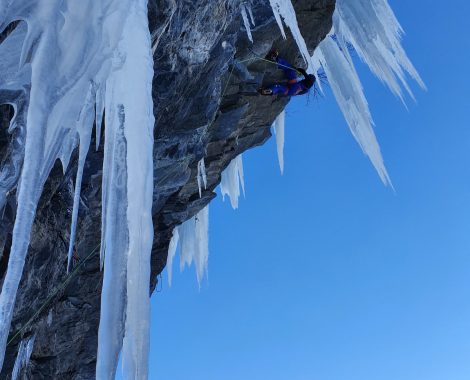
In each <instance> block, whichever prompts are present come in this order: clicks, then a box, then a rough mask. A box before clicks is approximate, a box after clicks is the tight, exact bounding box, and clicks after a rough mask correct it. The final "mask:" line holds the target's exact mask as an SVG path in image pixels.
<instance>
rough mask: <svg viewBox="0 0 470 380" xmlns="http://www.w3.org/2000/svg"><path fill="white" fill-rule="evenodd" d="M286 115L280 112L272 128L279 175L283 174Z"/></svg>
mask: <svg viewBox="0 0 470 380" xmlns="http://www.w3.org/2000/svg"><path fill="white" fill-rule="evenodd" d="M285 120H286V113H285V111H282V112H281V113H280V114H279V116H278V117H277V118H276V120H274V124H273V128H274V133H275V135H276V147H277V158H278V160H279V168H280V169H281V175H282V174H283V173H284V128H285Z"/></svg>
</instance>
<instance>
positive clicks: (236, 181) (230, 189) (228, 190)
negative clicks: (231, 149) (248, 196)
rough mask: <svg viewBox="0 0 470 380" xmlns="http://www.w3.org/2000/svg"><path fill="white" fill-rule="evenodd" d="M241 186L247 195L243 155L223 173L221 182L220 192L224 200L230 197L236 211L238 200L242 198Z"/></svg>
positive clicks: (233, 161) (234, 160)
mask: <svg viewBox="0 0 470 380" xmlns="http://www.w3.org/2000/svg"><path fill="white" fill-rule="evenodd" d="M240 186H241V188H242V191H243V195H245V179H244V177H243V160H242V155H241V154H240V155H239V156H237V157H235V158H234V159H233V160H232V162H230V164H229V166H227V168H226V169H225V170H224V171H223V172H222V181H221V182H220V191H221V192H222V198H223V199H225V195H228V196H229V197H230V203H231V205H232V207H233V208H234V209H237V208H238V198H239V197H240Z"/></svg>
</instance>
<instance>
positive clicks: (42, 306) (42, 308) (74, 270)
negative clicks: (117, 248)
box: [7, 52, 302, 346]
mask: <svg viewBox="0 0 470 380" xmlns="http://www.w3.org/2000/svg"><path fill="white" fill-rule="evenodd" d="M252 53H253V52H252ZM253 54H254V55H255V57H252V58H248V59H244V60H242V61H238V63H247V62H255V61H264V62H267V63H270V64H272V65H275V66H278V67H285V68H287V69H291V70H294V71H296V72H298V73H299V74H302V73H301V72H300V71H298V70H297V69H295V68H293V67H289V66H286V65H283V64H281V63H278V62H273V61H270V60H269V59H266V58H263V57H260V56H258V55H256V54H255V53H253ZM234 70H235V65H232V69H231V70H230V75H229V77H228V79H227V83H226V84H225V87H224V90H223V92H222V96H221V99H222V98H223V97H224V96H225V94H226V92H227V89H228V86H229V84H230V80H231V79H232V75H233V71H234ZM217 111H218V110H217ZM216 114H217V112H216V113H215V115H216ZM214 120H215V118H214ZM214 120H213V121H212V122H211V123H210V124H209V126H210V125H211V124H212V123H213V122H214ZM100 246H101V244H98V245H97V246H96V247H95V248H94V249H93V250H92V251H91V252H90V253H89V254H88V255H87V256H86V257H85V258H84V259H83V260H82V261H80V262H79V264H78V265H77V266H76V267H75V268H74V269H73V271H72V272H70V273H69V275H68V276H67V277H66V278H65V280H64V281H63V282H62V283H61V284H60V285H59V287H57V288H56V290H55V291H54V292H53V293H51V294H50V295H49V297H48V298H47V299H46V300H45V301H44V303H43V304H42V305H41V307H40V308H39V309H38V310H37V311H36V312H35V313H34V314H33V315H32V316H31V318H29V319H28V321H27V322H26V323H25V324H24V326H23V327H22V328H21V329H19V330H18V331H17V332H16V333H15V335H13V337H12V338H11V339H10V340H9V341H8V343H7V346H10V345H11V344H12V343H13V342H14V341H15V339H16V338H18V337H19V336H20V335H21V334H22V333H23V332H24V331H25V330H26V329H27V328H28V327H29V326H30V325H31V323H32V322H33V321H34V320H35V319H36V318H37V316H38V315H39V314H41V312H42V311H43V310H44V309H45V308H46V307H47V306H48V305H49V304H50V303H51V302H52V300H53V299H54V297H56V296H57V294H59V293H60V292H61V291H63V290H64V289H65V288H66V287H67V285H68V284H69V283H70V281H72V279H73V278H74V277H75V276H76V275H77V274H78V272H79V271H80V269H81V268H82V267H83V265H84V264H85V263H86V262H87V261H88V260H89V259H90V258H91V257H92V256H93V254H94V253H95V252H96V251H97V250H98V248H99V247H100Z"/></svg>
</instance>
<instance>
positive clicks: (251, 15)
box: [245, 3, 256, 26]
mask: <svg viewBox="0 0 470 380" xmlns="http://www.w3.org/2000/svg"><path fill="white" fill-rule="evenodd" d="M245 8H246V9H247V10H248V14H249V15H250V21H251V24H252V25H253V26H255V25H256V24H255V18H254V16H253V11H252V10H251V5H250V4H248V3H245Z"/></svg>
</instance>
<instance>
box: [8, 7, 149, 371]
mask: <svg viewBox="0 0 470 380" xmlns="http://www.w3.org/2000/svg"><path fill="white" fill-rule="evenodd" d="M0 9H2V13H1V14H0V31H3V30H4V29H5V28H6V27H7V26H8V25H9V24H10V23H11V22H13V21H15V20H23V21H22V22H20V24H19V25H18V26H17V27H16V29H15V30H14V31H13V32H12V33H11V34H10V35H9V36H8V37H7V38H6V39H5V40H4V41H3V42H2V43H1V45H0V53H2V54H0V71H1V72H2V77H1V78H0V103H1V104H5V103H8V104H12V105H14V109H15V116H14V119H13V120H12V122H11V125H10V130H11V131H12V132H13V133H15V134H14V136H15V138H14V139H12V143H11V144H10V146H9V147H8V149H9V152H10V158H9V161H6V162H5V163H4V164H3V165H2V167H1V168H0V178H2V182H1V186H0V206H3V205H4V200H5V197H6V195H7V194H8V193H9V192H10V191H12V190H14V189H15V188H16V189H17V198H18V207H17V211H16V220H15V226H14V229H13V238H12V247H11V253H10V259H9V263H8V269H7V273H6V276H5V280H4V283H3V287H2V292H1V294H0V367H1V365H2V364H3V359H4V353H5V346H6V339H7V336H8V332H9V330H10V323H11V318H12V314H13V307H14V303H15V298H16V292H17V289H18V285H19V281H20V279H21V276H22V271H23V266H24V261H25V257H26V254H27V250H28V245H29V239H30V233H31V228H32V223H33V221H34V215H35V212H36V207H37V203H38V201H39V198H40V196H41V192H42V189H43V186H44V183H45V181H46V179H47V177H48V175H49V173H50V170H51V168H52V166H53V165H54V163H55V161H56V159H57V158H59V159H60V160H61V161H62V164H63V167H64V169H65V168H66V167H67V166H68V163H69V160H70V157H71V154H72V152H73V150H74V149H75V148H76V147H77V146H78V147H79V150H78V152H79V158H78V171H77V175H76V181H75V196H74V209H73V215H72V228H71V241H70V249H69V254H70V253H71V252H72V249H73V238H74V235H75V229H76V221H77V216H78V206H79V204H80V184H81V177H82V174H83V167H84V163H85V159H86V156H87V153H88V149H89V145H90V141H91V131H92V127H93V123H94V121H95V118H97V128H98V131H97V133H98V134H99V128H100V121H101V118H102V115H103V108H104V105H105V104H104V103H105V102H106V109H107V112H106V114H107V116H106V118H107V128H106V142H105V163H104V170H103V173H104V175H103V195H104V196H103V208H104V210H103V226H104V233H103V240H102V241H103V249H102V253H103V258H104V260H105V278H106V279H105V282H106V283H107V284H108V289H107V288H106V287H105V288H104V289H103V295H104V297H103V302H104V306H105V308H104V315H105V318H104V319H103V320H102V321H101V324H100V332H101V330H102V329H104V330H108V332H109V330H113V333H115V334H114V335H111V336H107V338H108V337H109V338H110V339H107V340H103V339H100V344H99V345H100V349H99V351H100V353H101V355H100V359H99V363H98V368H107V370H108V372H105V373H102V372H100V378H112V377H113V371H115V365H116V364H117V356H116V360H115V361H113V357H112V355H104V356H103V352H115V351H118V352H119V350H120V347H121V346H120V345H121V344H122V339H124V343H123V364H124V368H125V371H126V373H127V376H126V377H128V378H130V376H131V375H130V374H131V373H132V376H137V377H138V378H145V377H146V370H147V361H146V357H147V355H148V314H149V313H148V283H149V270H150V268H149V255H150V248H151V244H152V238H153V226H152V220H151V215H150V212H151V206H152V190H153V189H152V186H153V185H152V178H153V162H152V147H153V126H154V118H153V114H152V112H153V105H152V96H151V83H152V77H153V60H152V56H151V50H150V49H151V47H150V36H149V30H148V25H147V1H146V0H125V1H119V2H117V1H114V0H101V1H96V0H84V1H81V2H79V3H77V2H75V1H71V0H68V1H59V0H52V1H47V2H44V1H39V0H31V1H28V2H26V3H25V2H24V1H21V0H8V1H7V0H0ZM58 20H61V22H58ZM136 99H138V101H136ZM95 108H96V110H95ZM97 142H98V141H97ZM21 166H22V169H21V173H20V171H19V168H20V167H21ZM126 167H130V168H132V170H129V171H128V172H127V169H126ZM137 191H138V192H139V194H141V196H140V197H127V194H135V193H136V192H137ZM113 216H119V218H113ZM107 217H108V218H107ZM107 221H109V222H108V223H107ZM121 232H122V234H120V233H121ZM122 236H127V239H124V238H122ZM111 252H112V254H111ZM105 253H106V255H105ZM108 253H109V255H108ZM120 260H121V261H120ZM110 262H111V263H115V262H120V263H121V264H122V265H121V267H115V268H113V267H112V265H110V264H109V263H110ZM123 281H125V282H124V283H123ZM110 283H112V284H113V286H114V290H113V292H112V293H113V294H112V295H109V293H111V292H110V290H109V284H110ZM144 288H145V291H143V289H144ZM117 290H118V291H119V293H118V291H117ZM117 293H118V294H117ZM106 294H108V297H107V296H106ZM123 300H126V305H125V306H124V305H123V302H124V301H123ZM113 301H116V302H113ZM121 301H122V302H121ZM124 307H125V308H127V313H126V315H127V316H126V319H125V322H124V319H123V318H124V313H121V314H119V313H114V312H115V311H116V310H122V311H124V310H125V309H124ZM108 308H109V309H108ZM111 309H112V310H111ZM106 312H108V314H109V315H111V314H112V315H113V318H117V319H118V321H117V322H118V323H117V324H116V326H117V328H114V327H109V326H108V325H107V323H108V322H109V319H107V318H106ZM119 323H120V324H121V325H119ZM124 323H125V334H124V338H122V334H123V333H122V328H121V327H122V325H123V324H124ZM118 330H119V331H118ZM113 367H114V368H113Z"/></svg>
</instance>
